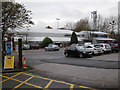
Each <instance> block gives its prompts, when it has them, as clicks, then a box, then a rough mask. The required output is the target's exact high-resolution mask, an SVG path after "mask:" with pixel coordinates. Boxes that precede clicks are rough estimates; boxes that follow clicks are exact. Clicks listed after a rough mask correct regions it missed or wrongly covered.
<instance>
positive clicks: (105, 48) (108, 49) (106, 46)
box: [97, 43, 111, 53]
mask: <svg viewBox="0 0 120 90" xmlns="http://www.w3.org/2000/svg"><path fill="white" fill-rule="evenodd" d="M97 46H99V47H101V48H102V52H103V53H110V52H111V47H110V45H109V44H107V43H99V44H97Z"/></svg>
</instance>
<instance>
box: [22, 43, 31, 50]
mask: <svg viewBox="0 0 120 90" xmlns="http://www.w3.org/2000/svg"><path fill="white" fill-rule="evenodd" d="M22 49H23V50H28V49H30V45H29V44H23V45H22Z"/></svg>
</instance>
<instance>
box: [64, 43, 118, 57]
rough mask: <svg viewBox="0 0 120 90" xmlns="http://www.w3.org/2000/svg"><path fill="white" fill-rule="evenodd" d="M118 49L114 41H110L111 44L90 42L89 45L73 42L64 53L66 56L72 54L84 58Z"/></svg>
mask: <svg viewBox="0 0 120 90" xmlns="http://www.w3.org/2000/svg"><path fill="white" fill-rule="evenodd" d="M118 51H119V47H118V44H114V43H110V44H107V43H99V44H89V45H80V44H72V45H70V46H68V47H66V49H65V51H64V55H65V56H66V57H69V56H71V55H72V56H78V57H80V58H83V57H91V56H92V55H101V54H103V53H110V52H118Z"/></svg>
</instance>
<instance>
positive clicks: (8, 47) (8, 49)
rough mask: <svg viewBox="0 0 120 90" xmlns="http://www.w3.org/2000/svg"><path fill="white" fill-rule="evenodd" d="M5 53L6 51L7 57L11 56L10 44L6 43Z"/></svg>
mask: <svg viewBox="0 0 120 90" xmlns="http://www.w3.org/2000/svg"><path fill="white" fill-rule="evenodd" d="M6 51H7V55H11V42H7V44H6Z"/></svg>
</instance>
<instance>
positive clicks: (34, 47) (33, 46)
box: [30, 44, 40, 49]
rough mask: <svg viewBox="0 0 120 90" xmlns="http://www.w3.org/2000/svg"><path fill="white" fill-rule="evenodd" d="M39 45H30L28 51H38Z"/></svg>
mask: <svg viewBox="0 0 120 90" xmlns="http://www.w3.org/2000/svg"><path fill="white" fill-rule="evenodd" d="M39 48H40V46H39V44H30V49H39Z"/></svg>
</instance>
